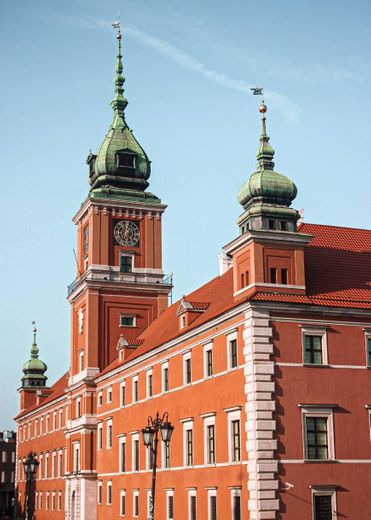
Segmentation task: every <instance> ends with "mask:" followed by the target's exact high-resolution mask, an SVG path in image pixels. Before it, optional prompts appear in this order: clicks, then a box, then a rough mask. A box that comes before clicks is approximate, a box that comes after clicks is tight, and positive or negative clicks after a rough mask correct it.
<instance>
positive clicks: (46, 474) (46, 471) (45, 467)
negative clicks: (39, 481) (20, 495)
mask: <svg viewBox="0 0 371 520" xmlns="http://www.w3.org/2000/svg"><path fill="white" fill-rule="evenodd" d="M48 466H49V453H46V454H45V465H44V478H48V476H49V474H48V469H49V468H48Z"/></svg>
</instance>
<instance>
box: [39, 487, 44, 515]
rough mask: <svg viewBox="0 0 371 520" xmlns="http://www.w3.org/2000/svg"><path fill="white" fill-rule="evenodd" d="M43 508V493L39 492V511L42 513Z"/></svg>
mask: <svg viewBox="0 0 371 520" xmlns="http://www.w3.org/2000/svg"><path fill="white" fill-rule="evenodd" d="M42 508H43V492H42V491H39V509H40V510H41V511H42Z"/></svg>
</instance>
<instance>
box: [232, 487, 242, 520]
mask: <svg viewBox="0 0 371 520" xmlns="http://www.w3.org/2000/svg"><path fill="white" fill-rule="evenodd" d="M235 497H240V512H241V519H242V500H241V488H240V487H234V488H231V518H232V519H233V513H234V504H233V502H234V498H235Z"/></svg>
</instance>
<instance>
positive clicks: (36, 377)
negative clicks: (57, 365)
mask: <svg viewBox="0 0 371 520" xmlns="http://www.w3.org/2000/svg"><path fill="white" fill-rule="evenodd" d="M32 325H33V329H32V332H33V342H32V346H31V356H30V359H29V360H28V361H26V363H25V364H24V365H23V374H24V375H23V377H22V388H32V387H33V388H34V387H45V385H46V380H47V377H46V376H45V375H44V374H45V372H46V370H47V368H48V367H47V366H46V364H45V363H44V362H43V361H41V359H39V348H38V346H37V339H36V334H37V328H36V322H35V321H33V322H32Z"/></svg>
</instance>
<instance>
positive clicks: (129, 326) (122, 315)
mask: <svg viewBox="0 0 371 520" xmlns="http://www.w3.org/2000/svg"><path fill="white" fill-rule="evenodd" d="M121 318H130V319H132V320H133V323H132V324H131V325H123V324H122V322H121ZM119 327H121V328H125V329H134V328H135V327H137V316H136V315H135V314H128V313H122V314H120V321H119Z"/></svg>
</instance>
